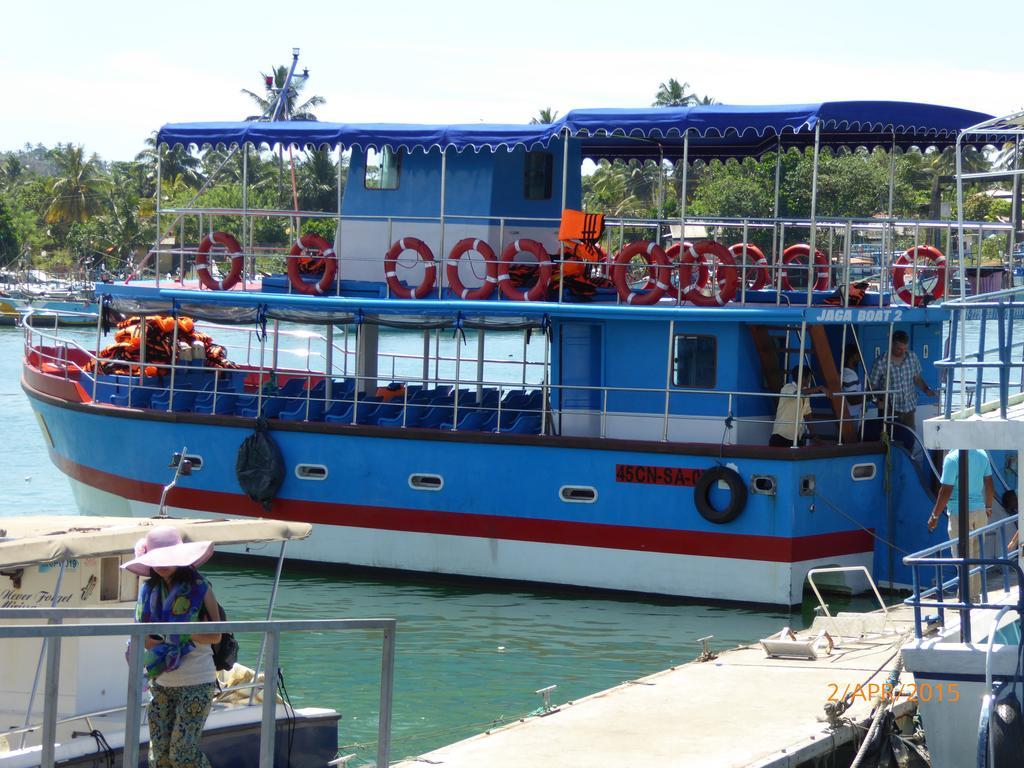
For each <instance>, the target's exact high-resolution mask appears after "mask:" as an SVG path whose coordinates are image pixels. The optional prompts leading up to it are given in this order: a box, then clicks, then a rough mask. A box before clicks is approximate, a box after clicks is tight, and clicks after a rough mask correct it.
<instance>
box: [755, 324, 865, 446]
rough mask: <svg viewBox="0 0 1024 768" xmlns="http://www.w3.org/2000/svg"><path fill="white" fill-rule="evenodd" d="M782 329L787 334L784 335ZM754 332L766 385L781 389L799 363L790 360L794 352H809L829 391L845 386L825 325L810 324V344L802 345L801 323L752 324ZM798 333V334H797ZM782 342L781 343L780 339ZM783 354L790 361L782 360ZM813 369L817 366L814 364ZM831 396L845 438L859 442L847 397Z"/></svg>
mask: <svg viewBox="0 0 1024 768" xmlns="http://www.w3.org/2000/svg"><path fill="white" fill-rule="evenodd" d="M780 331H782V332H783V333H784V334H785V336H782V337H780V335H779V332H780ZM750 335H751V336H752V337H753V339H754V347H755V348H756V349H757V355H758V357H759V358H760V360H761V370H762V371H763V372H764V385H765V387H767V388H768V389H769V390H770V391H772V392H778V391H780V390H781V389H782V385H783V384H785V383H786V373H787V369H789V368H792V367H793V366H794V365H796V362H793V363H789V359H790V355H796V360H799V359H800V357H799V356H800V355H801V354H803V355H806V356H807V357H805V358H804V365H805V366H808V365H811V363H812V362H817V367H818V372H819V373H820V374H821V377H822V379H824V384H825V386H826V387H827V388H828V391H829V392H834V393H838V392H841V391H842V389H843V380H842V376H841V375H840V372H839V367H838V366H837V365H836V359H835V356H834V355H833V354H832V348H831V347H830V346H829V343H828V336H827V335H826V333H825V326H823V325H810V324H809V325H808V326H807V335H808V336H809V337H810V342H811V343H810V345H809V346H805V348H804V349H802V350H801V349H800V346H799V345H800V326H798V325H797V326H792V325H751V326H750ZM794 337H795V338H794ZM780 341H781V342H782V343H781V344H780V343H779V342H780ZM780 357H781V358H782V359H784V360H785V361H786V362H785V363H782V364H780ZM812 372H813V367H812ZM829 400H830V401H831V403H832V412H833V414H835V417H836V418H837V419H841V422H840V423H841V424H842V432H843V442H850V443H852V442H856V441H857V430H856V428H855V427H856V425H855V423H854V421H853V419H852V418H851V417H850V414H849V411H848V409H847V407H846V404H845V398H842V397H838V396H836V395H835V394H834V395H832V396H831V397H830V398H829Z"/></svg>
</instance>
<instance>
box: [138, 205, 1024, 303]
mask: <svg viewBox="0 0 1024 768" xmlns="http://www.w3.org/2000/svg"><path fill="white" fill-rule="evenodd" d="M162 213H165V214H169V215H177V216H178V218H179V220H180V221H181V224H182V226H181V228H180V232H179V240H180V241H181V242H179V243H176V244H170V245H158V246H157V247H155V248H154V249H153V250H152V251H151V253H152V254H154V255H155V256H156V257H157V258H156V259H155V260H154V263H153V272H152V274H151V275H150V276H151V277H154V278H155V279H156V281H157V284H158V285H159V284H160V282H161V279H162V277H161V271H160V270H159V268H158V267H159V265H160V264H161V258H160V257H161V256H163V257H169V258H170V261H171V262H172V263H175V264H176V270H177V274H178V277H177V280H179V281H180V280H182V279H192V280H194V279H196V277H197V274H196V272H195V269H194V266H193V264H192V262H193V256H194V254H195V252H196V249H197V247H198V245H197V244H198V241H199V240H200V239H201V238H202V235H203V234H204V233H205V232H208V231H210V230H211V229H212V227H213V225H214V219H215V218H218V219H222V220H223V219H224V218H225V217H237V218H238V219H240V220H241V221H242V222H243V229H244V227H245V224H246V222H248V221H249V220H250V219H252V218H267V219H272V218H287V219H289V220H291V222H292V225H293V226H295V227H296V231H297V229H298V227H297V223H298V222H299V221H301V220H302V219H334V220H335V222H336V232H338V233H339V239H338V243H337V245H338V247H339V249H340V248H342V247H343V243H344V240H343V238H342V237H341V235H340V233H344V232H345V231H347V229H348V228H350V227H351V226H352V225H354V224H363V225H365V224H374V225H378V226H379V229H380V233H379V236H380V238H381V239H380V243H379V246H377V247H374V246H373V245H372V243H371V244H367V243H364V242H360V244H359V249H360V251H362V252H363V253H365V252H366V251H365V249H366V248H367V247H369V250H370V251H371V252H372V251H374V250H378V251H379V253H378V254H377V255H372V256H366V255H362V254H361V253H357V252H355V249H353V248H350V249H348V250H346V251H344V252H343V251H341V250H339V255H340V256H341V258H343V260H344V261H345V262H346V263H352V264H358V263H360V262H366V263H373V264H380V263H381V261H382V259H383V254H385V253H386V252H387V251H388V249H390V248H391V245H392V243H393V242H394V241H396V240H397V239H399V238H401V237H403V236H406V235H414V236H418V237H421V238H426V242H427V245H428V247H430V248H431V250H432V253H433V254H434V259H435V263H436V264H437V267H438V268H439V270H438V271H439V273H440V274H439V275H438V277H439V279H438V280H437V283H436V287H435V293H436V295H438V296H441V295H442V293H443V285H444V282H445V281H444V279H443V275H444V273H445V270H446V268H447V266H448V263H449V257H448V252H447V249H446V248H445V243H446V242H447V243H454V241H455V240H456V239H458V238H459V237H462V236H465V234H466V232H468V229H467V228H469V227H472V228H473V229H474V232H475V234H474V236H475V237H481V239H487V238H488V237H490V238H491V239H492V241H493V242H491V245H492V246H495V247H494V250H495V253H497V254H500V253H501V252H502V251H503V249H504V248H505V247H506V246H507V245H508V243H509V242H511V241H512V240H513V239H516V238H520V237H523V236H524V235H522V234H520V233H519V232H516V233H515V234H510V233H509V230H510V228H512V227H513V226H514V227H515V228H520V229H521V228H527V229H531V230H536V231H537V232H535V233H533V234H530V235H526V236H531V237H533V236H535V235H536V236H538V237H542V238H543V239H545V240H550V242H549V243H548V245H549V246H552V247H554V248H555V249H557V250H558V252H556V253H554V254H552V257H551V259H550V261H551V262H552V263H553V264H554V265H556V266H557V265H561V264H562V263H563V262H565V258H564V252H563V251H562V250H561V249H560V248H559V246H558V245H557V244H554V243H556V240H555V233H556V232H557V229H558V225H559V223H560V219H559V218H555V217H530V216H496V215H489V216H488V215H478V214H466V215H463V214H453V213H446V214H444V215H443V216H441V217H436V216H400V217H395V216H373V215H349V214H346V215H344V216H341V215H339V214H337V213H334V212H327V213H324V212H313V211H289V210H256V209H244V208H225V209H215V208H171V209H163V211H162ZM193 219H194V221H191V220H193ZM186 220H188V221H190V223H189V225H188V229H187V235H186V229H185V228H184V227H185V223H184V222H185V221H186ZM605 221H606V227H605V235H604V237H603V238H602V240H601V245H602V246H603V247H604V248H605V249H606V250H607V251H608V252H609V253H615V252H617V251H619V250H621V249H622V248H623V246H624V245H625V244H626V243H627V242H628V241H629V240H633V239H649V240H653V241H655V242H658V243H660V244H665V245H667V244H668V242H669V241H670V240H671V231H672V227H673V226H674V225H678V223H679V219H669V218H665V219H651V218H623V217H607V218H606V219H605ZM216 223H217V224H218V225H221V224H222V222H216ZM346 225H347V226H346ZM686 226H687V227H693V226H699V227H704V228H705V229H706V230H708V236H709V237H712V238H714V239H717V240H719V241H721V242H723V243H725V244H728V243H730V242H738V243H747V242H748V237H750V236H756V235H757V234H758V233H761V234H763V235H764V236H765V238H768V232H770V233H771V237H770V242H771V246H770V247H768V246H766V253H765V255H766V257H767V261H768V264H767V267H766V268H767V269H768V271H769V274H770V275H771V277H772V279H771V280H770V281H769V283H768V287H769V288H771V289H774V291H775V293H776V296H775V299H774V301H775V303H776V304H779V303H783V302H784V301H785V300H786V297H785V295H784V294H785V293H786V292H784V291H783V289H782V278H783V276H784V274H785V273H787V272H790V271H791V272H792V273H793V275H794V276H796V275H801V276H804V277H806V278H807V279H806V281H805V284H804V285H803V286H797V287H795V291H796V293H797V294H799V293H806V294H807V300H808V303H811V299H812V295H813V284H814V280H813V279H812V278H813V274H814V270H816V269H817V267H816V266H815V265H814V264H813V263H811V260H808V263H806V264H803V263H800V262H793V263H791V264H783V260H782V254H783V251H784V250H785V248H786V247H787V246H788V245H793V244H796V243H800V242H806V241H807V239H810V240H811V242H815V243H816V250H820V251H823V252H824V253H825V254H826V255H827V257H828V263H829V269H830V272H831V273H832V274H833V275H834V277H835V282H836V283H837V284H838V285H846V284H848V283H849V282H850V281H851V279H854V280H860V279H865V278H866V279H869V280H870V281H871V282H872V283H873V285H874V287H875V288H877V290H879V291H880V292H881V293H883V294H885V293H887V292H889V291H894V288H895V287H898V286H893V285H892V281H891V272H892V267H893V265H894V262H895V260H896V259H897V258H898V257H899V256H900V255H902V253H903V250H905V249H909V248H916V247H917V246H919V245H924V244H926V243H933V244H935V245H936V246H937V247H939V248H940V250H942V251H943V252H944V253H945V254H946V259H947V266H948V267H949V268H948V269H947V270H946V272H945V283H944V285H943V286H942V287H943V289H944V292H945V294H946V295H949V294H950V290H949V289H950V287H951V282H950V280H951V275H952V273H953V272H954V271H956V269H957V268H958V267H959V262H958V258H959V257H958V254H959V248H958V245H957V243H958V240H957V238H958V237H959V236H962V237H963V238H964V239H965V240H966V241H967V243H968V245H967V248H966V250H965V256H964V261H965V264H964V266H965V268H970V269H971V270H973V274H970V273H967V274H968V278H969V282H971V285H972V287H971V288H970V290H971V291H977V290H979V286H980V285H981V282H982V269H983V268H998V269H1001V270H1004V271H1006V272H1012V269H1013V267H1014V266H1015V262H1014V259H1015V256H1014V254H1013V228H1012V227H1011V226H1010V225H1007V224H1002V223H999V222H980V221H979V222H965V223H964V224H963V225H962V229H961V230H960V231H958V225H957V222H953V221H922V220H902V219H895V218H893V219H872V218H857V217H850V218H838V217H831V218H825V219H817V220H814V221H812V220H811V219H809V218H799V217H780V218H758V217H745V218H734V217H723V216H692V215H691V216H687V218H686ZM425 228H429V229H430V232H429V233H428V232H426V231H424V229H425ZM481 228H486V229H488V230H491V231H492V232H491V233H490V234H488V235H487V236H484V235H483V233H482V232H480V231H479V230H480V229H481ZM452 229H454V230H455V232H454V233H453V232H452V231H450V230H452ZM464 230H465V231H464ZM251 231H252V228H251V227H249V234H250V235H251ZM960 232H962V235H961V234H960ZM538 233H543V234H538ZM453 235H454V236H453ZM993 235H997V236H999V237H1002V238H1005V240H1006V246H1005V248H1003V247H1002V246H1000V247H999V249H998V252H999V255H997V256H996V258H994V259H990V260H989V263H986V264H983V259H982V258H981V257H980V254H981V252H982V246H983V244H984V243H985V242H986V240H987V239H988V238H991V236H993ZM376 236H377V235H376V234H374V235H373V236H372V237H376ZM186 238H194V240H193V242H195V243H196V245H183V244H182V243H184V242H185V241H186ZM289 247H290V243H289V244H283V245H280V246H273V245H267V246H262V245H257V244H255V243H253V242H252V241H251V239H250V241H249V242H245V243H242V256H243V259H244V263H245V264H246V268H245V270H244V271H243V287H245V288H248V287H249V281H252V280H255V279H256V275H257V274H258V273H259V272H275V271H277V272H284V271H285V267H286V265H287V263H288V259H290V258H299V257H292V256H290V255H288V253H287V251H288V248H289ZM854 258H857V259H858V262H857V263H852V262H851V259H854ZM865 259H869V260H870V263H869V264H865V263H864V260H865ZM166 260H167V259H164V261H166ZM467 260H468V256H467ZM398 266H402V267H406V268H409V269H412V268H414V267H416V265H415V264H414V263H410V262H409V261H408V257H400V258H399V260H398ZM645 268H646V265H642V268H641V271H642V270H643V269H645ZM737 268H738V269H739V270H740V273H741V274H740V288H739V290H738V291H737V296H736V299H735V300H736V301H740V302H745V301H746V299H747V290H746V286H747V282H748V281H747V277H748V274H749V273H750V272H751V271H753V270H755V269H757V268H758V267H757V266H756V265H754V264H753V263H752V262H751V261H749V260H747V259H746V258H741V259H740V263H739V264H737ZM599 269H600V270H601V271H602V272H606V271H607V265H605V266H603V267H599ZM925 269H926V267H925V266H923V265H922V266H919V265H918V263H917V262H916V261H914V262H913V263H912V264H911V265H910V266H909V271H910V274H911V284H912V285H914V284H917V282H918V278H919V277H920V275H919V274H918V273H919V271H921V270H925ZM143 276H144V275H139V277H143ZM383 277H384V275H383V270H381V273H380V275H379V276H378V278H377V279H379V280H383ZM342 278H343V275H342V270H339V271H338V273H337V275H336V277H335V285H334V290H333V293H335V294H338V295H340V294H341V293H342V287H341V283H342ZM801 282H804V280H801ZM832 287H836V285H832ZM285 290H287V291H289V292H290V291H291V290H292V288H291V286H290V284H289V285H287V286H286V288H285ZM564 293H565V291H564V290H559V292H558V298H557V301H559V302H561V301H563V299H564ZM669 295H675V296H676V297H677V298H680V299H681V297H682V288H680V287H679V286H677V287H676V290H674V291H671V292H670V294H669ZM500 298H501V297H500V296H499V300H500ZM802 301H803V300H802V299H801V303H802Z"/></svg>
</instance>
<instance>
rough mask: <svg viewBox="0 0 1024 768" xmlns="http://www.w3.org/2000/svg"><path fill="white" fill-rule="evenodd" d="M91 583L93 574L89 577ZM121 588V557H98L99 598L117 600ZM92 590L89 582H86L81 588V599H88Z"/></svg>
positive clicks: (93, 577) (93, 582)
mask: <svg viewBox="0 0 1024 768" xmlns="http://www.w3.org/2000/svg"><path fill="white" fill-rule="evenodd" d="M89 579H90V581H92V585H93V586H95V581H94V579H95V576H90V577H89ZM120 589H121V558H119V557H103V558H100V600H102V601H104V602H106V601H108V600H117V599H118V598H119V597H120ZM90 592H92V589H91V588H90V584H89V583H86V585H85V588H84V589H83V590H82V599H83V600H86V599H88V595H89V593H90Z"/></svg>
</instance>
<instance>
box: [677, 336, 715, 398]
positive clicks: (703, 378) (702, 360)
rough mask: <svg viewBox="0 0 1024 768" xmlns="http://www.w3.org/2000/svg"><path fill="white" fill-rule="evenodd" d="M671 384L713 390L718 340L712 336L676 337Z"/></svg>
mask: <svg viewBox="0 0 1024 768" xmlns="http://www.w3.org/2000/svg"><path fill="white" fill-rule="evenodd" d="M675 341H676V348H675V362H674V365H673V372H672V384H673V386H676V387H685V388H687V389H714V388H715V373H716V366H717V363H718V340H717V339H716V338H715V337H714V336H695V335H688V334H680V335H678V336H676V339H675Z"/></svg>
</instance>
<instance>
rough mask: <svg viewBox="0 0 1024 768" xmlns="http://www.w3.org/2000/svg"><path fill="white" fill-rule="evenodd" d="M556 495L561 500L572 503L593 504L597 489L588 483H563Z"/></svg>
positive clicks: (595, 499)
mask: <svg viewBox="0 0 1024 768" xmlns="http://www.w3.org/2000/svg"><path fill="white" fill-rule="evenodd" d="M558 495H559V496H560V497H561V499H562V501H567V502H570V503H572V504H593V503H594V502H595V501H597V489H596V488H593V487H591V486H589V485H563V486H562V487H561V488H560V489H559V490H558Z"/></svg>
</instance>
